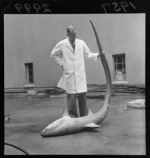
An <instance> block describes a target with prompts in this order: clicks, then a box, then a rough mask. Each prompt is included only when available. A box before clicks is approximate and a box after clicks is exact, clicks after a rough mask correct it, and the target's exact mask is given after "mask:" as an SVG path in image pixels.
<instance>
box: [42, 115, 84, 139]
mask: <svg viewBox="0 0 150 158" xmlns="http://www.w3.org/2000/svg"><path fill="white" fill-rule="evenodd" d="M81 127H82V126H80V124H79V123H78V121H77V119H74V118H71V117H69V116H66V117H62V118H60V119H58V120H56V121H54V122H53V123H51V124H49V125H48V126H47V127H46V128H45V129H44V130H43V131H42V132H41V136H42V137H47V136H48V137H50V136H59V135H65V134H70V133H73V132H77V131H79V130H80V128H81Z"/></svg>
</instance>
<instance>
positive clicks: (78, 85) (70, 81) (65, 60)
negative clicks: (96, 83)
mask: <svg viewBox="0 0 150 158" xmlns="http://www.w3.org/2000/svg"><path fill="white" fill-rule="evenodd" d="M97 55H98V53H91V52H90V50H89V48H88V47H87V45H86V44H85V42H84V41H83V40H80V39H76V40H75V51H74V50H73V48H72V46H71V45H70V42H69V39H68V38H66V39H64V40H62V41H60V42H58V43H57V44H56V46H55V47H54V48H53V50H52V52H51V54H50V57H54V58H55V59H56V62H57V63H58V64H59V65H60V66H63V68H64V71H63V75H62V77H61V78H60V80H59V82H58V84H57V87H59V88H62V89H64V90H66V93H68V94H74V93H83V92H87V82H86V74H85V63H84V56H87V57H88V58H92V59H94V60H97Z"/></svg>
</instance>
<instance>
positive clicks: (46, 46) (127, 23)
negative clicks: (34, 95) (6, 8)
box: [4, 14, 145, 88]
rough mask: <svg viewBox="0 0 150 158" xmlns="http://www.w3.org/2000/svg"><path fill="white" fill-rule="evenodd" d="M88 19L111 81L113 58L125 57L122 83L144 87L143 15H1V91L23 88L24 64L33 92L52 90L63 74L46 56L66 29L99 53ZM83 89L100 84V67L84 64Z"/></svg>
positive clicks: (61, 37) (98, 62)
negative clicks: (30, 75)
mask: <svg viewBox="0 0 150 158" xmlns="http://www.w3.org/2000/svg"><path fill="white" fill-rule="evenodd" d="M89 19H91V20H92V21H93V23H94V25H95V27H96V30H97V32H98V34H99V37H100V40H101V43H102V46H103V49H104V50H105V51H106V58H107V60H108V63H109V67H110V71H111V75H112V76H113V61H112V54H120V53H125V54H126V72H127V81H128V82H129V83H131V84H143V83H145V14H80V15H79V14H64V15H63V14H52V15H51V14H50V15H46V14H45V15H44V14H43V15H39V14H38V15H33V14H32V15H19V14H18V15H4V57H5V62H4V63H5V65H4V68H5V88H18V87H23V86H24V85H25V84H26V79H25V66H24V63H27V62H33V67H34V83H35V85H36V86H37V87H51V86H56V84H57V82H58V81H59V79H60V77H61V75H62V70H61V68H60V67H59V66H58V65H57V64H56V62H55V61H54V59H53V58H50V57H49V53H50V52H51V50H52V48H53V47H54V46H55V44H56V43H57V42H59V41H60V40H62V39H64V38H66V27H67V26H68V25H74V26H75V27H76V28H77V31H78V32H77V38H80V39H83V40H84V41H85V42H86V44H87V45H88V47H89V48H90V50H91V51H92V52H98V47H97V44H96V39H95V36H94V32H93V30H92V27H91V25H90V23H89ZM85 63H86V72H87V83H88V84H103V83H105V74H104V70H103V67H102V64H101V62H100V61H93V60H91V59H85Z"/></svg>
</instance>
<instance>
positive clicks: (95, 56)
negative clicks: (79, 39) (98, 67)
mask: <svg viewBox="0 0 150 158" xmlns="http://www.w3.org/2000/svg"><path fill="white" fill-rule="evenodd" d="M83 53H84V55H85V56H86V57H87V58H91V59H94V60H98V55H99V53H92V52H91V51H90V49H89V48H88V46H87V45H86V43H85V42H83Z"/></svg>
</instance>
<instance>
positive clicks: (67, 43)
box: [65, 38, 74, 52]
mask: <svg viewBox="0 0 150 158" xmlns="http://www.w3.org/2000/svg"><path fill="white" fill-rule="evenodd" d="M65 45H66V46H67V47H68V48H69V49H71V50H72V51H73V52H74V50H73V48H72V46H71V44H70V42H69V40H68V38H67V39H66V43H65Z"/></svg>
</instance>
